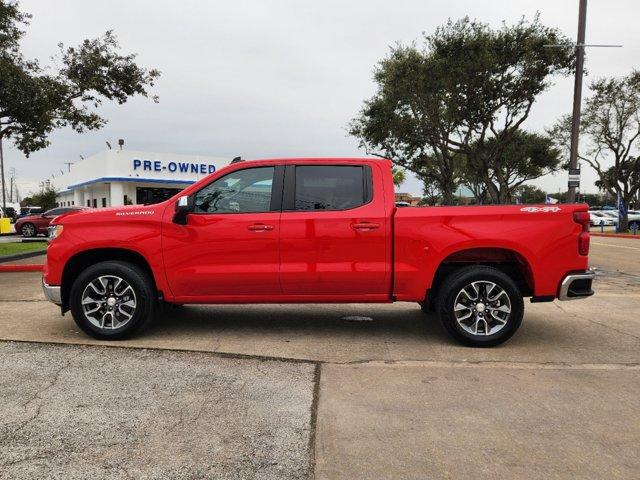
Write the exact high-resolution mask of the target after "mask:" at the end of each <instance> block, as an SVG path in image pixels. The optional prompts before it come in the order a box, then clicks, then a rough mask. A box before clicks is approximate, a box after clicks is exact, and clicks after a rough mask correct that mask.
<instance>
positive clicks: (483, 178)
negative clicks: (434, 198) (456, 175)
mask: <svg viewBox="0 0 640 480" xmlns="http://www.w3.org/2000/svg"><path fill="white" fill-rule="evenodd" d="M499 142H500V139H499V138H498V137H491V138H489V139H487V140H486V141H484V142H474V143H473V144H471V145H470V153H469V154H468V155H469V156H468V157H465V160H464V167H463V169H464V183H465V185H467V186H468V188H469V189H470V190H471V191H472V192H474V195H476V198H478V200H485V202H483V203H486V196H487V195H488V196H489V197H490V200H491V201H492V203H512V202H513V201H514V194H515V192H516V191H517V189H518V187H520V186H521V185H522V184H524V183H525V182H527V181H530V180H535V179H536V178H540V177H542V176H544V175H547V174H549V173H552V172H555V171H556V170H558V168H559V166H560V161H561V159H560V151H559V150H558V149H557V148H556V147H555V146H554V142H553V140H552V139H551V138H549V137H548V136H545V135H539V134H537V133H529V132H525V131H522V130H516V131H514V132H513V133H512V138H511V141H510V142H508V143H507V144H506V145H503V146H502V147H499V146H498V143H499ZM482 187H484V189H483V188H482ZM483 197H485V198H483Z"/></svg>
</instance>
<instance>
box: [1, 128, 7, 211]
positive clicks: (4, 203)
mask: <svg viewBox="0 0 640 480" xmlns="http://www.w3.org/2000/svg"><path fill="white" fill-rule="evenodd" d="M0 132H2V122H0ZM0 175H1V176H2V211H3V212H4V211H5V210H6V209H7V193H6V191H5V188H4V185H5V183H4V155H3V153H2V135H0Z"/></svg>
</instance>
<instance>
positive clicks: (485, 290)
mask: <svg viewBox="0 0 640 480" xmlns="http://www.w3.org/2000/svg"><path fill="white" fill-rule="evenodd" d="M437 306H438V315H439V317H440V321H441V322H442V325H443V326H444V328H445V330H447V332H448V333H449V334H450V335H451V336H452V337H453V338H455V339H456V340H457V341H458V342H460V343H462V344H464V345H468V346H473V347H493V346H495V345H499V344H501V343H502V342H505V341H506V340H508V339H509V338H511V336H512V335H513V334H514V333H515V332H516V330H518V327H520V324H521V323H522V316H523V314H524V302H523V299H522V294H521V293H520V290H519V289H518V286H517V285H516V284H515V282H514V281H513V280H512V279H511V278H510V277H509V276H508V275H506V274H505V273H503V272H501V271H500V270H498V269H496V268H493V267H487V266H480V265H477V266H471V267H464V268H461V269H460V270H456V271H455V272H453V273H451V274H450V275H449V276H448V277H447V278H446V279H445V281H444V283H443V284H442V287H441V288H440V293H439V296H438V302H437Z"/></svg>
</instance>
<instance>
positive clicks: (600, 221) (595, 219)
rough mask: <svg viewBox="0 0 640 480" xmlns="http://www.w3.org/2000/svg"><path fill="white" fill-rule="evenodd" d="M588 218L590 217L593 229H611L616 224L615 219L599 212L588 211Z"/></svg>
mask: <svg viewBox="0 0 640 480" xmlns="http://www.w3.org/2000/svg"><path fill="white" fill-rule="evenodd" d="M589 216H590V217H591V225H592V226H594V227H601V226H602V227H612V226H614V225H615V224H616V223H618V220H617V219H614V218H612V217H610V216H609V215H606V214H605V213H604V212H601V211H590V212H589Z"/></svg>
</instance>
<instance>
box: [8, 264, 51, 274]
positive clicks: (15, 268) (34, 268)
mask: <svg viewBox="0 0 640 480" xmlns="http://www.w3.org/2000/svg"><path fill="white" fill-rule="evenodd" d="M43 267H44V265H38V264H24V265H0V273H3V272H41V271H42V268H43Z"/></svg>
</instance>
